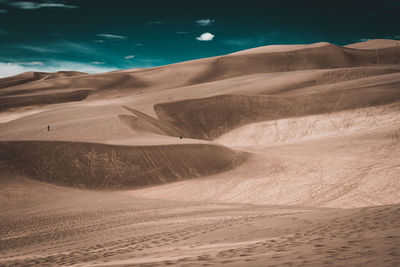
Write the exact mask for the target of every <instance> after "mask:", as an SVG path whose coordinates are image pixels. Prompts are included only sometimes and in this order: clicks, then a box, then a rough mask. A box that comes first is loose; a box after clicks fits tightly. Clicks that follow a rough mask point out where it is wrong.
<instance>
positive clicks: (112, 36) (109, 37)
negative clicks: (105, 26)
mask: <svg viewBox="0 0 400 267" xmlns="http://www.w3.org/2000/svg"><path fill="white" fill-rule="evenodd" d="M96 35H97V36H99V37H102V38H106V39H119V40H125V39H126V38H127V37H126V36H122V35H116V34H109V33H99V34H96Z"/></svg>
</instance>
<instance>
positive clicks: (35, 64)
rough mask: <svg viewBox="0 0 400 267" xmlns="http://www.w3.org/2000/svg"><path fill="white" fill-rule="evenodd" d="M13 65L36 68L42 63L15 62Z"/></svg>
mask: <svg viewBox="0 0 400 267" xmlns="http://www.w3.org/2000/svg"><path fill="white" fill-rule="evenodd" d="M14 64H18V65H24V66H38V65H43V62H41V61H31V62H15V63H14Z"/></svg>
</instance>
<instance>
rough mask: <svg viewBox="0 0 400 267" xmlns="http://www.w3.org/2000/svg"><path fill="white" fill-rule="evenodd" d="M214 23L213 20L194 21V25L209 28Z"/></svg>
mask: <svg viewBox="0 0 400 267" xmlns="http://www.w3.org/2000/svg"><path fill="white" fill-rule="evenodd" d="M214 22H215V20H213V19H199V20H196V23H197V25H199V26H210V25H211V24H213V23H214Z"/></svg>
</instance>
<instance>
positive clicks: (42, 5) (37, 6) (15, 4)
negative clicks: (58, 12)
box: [9, 2, 78, 10]
mask: <svg viewBox="0 0 400 267" xmlns="http://www.w3.org/2000/svg"><path fill="white" fill-rule="evenodd" d="M9 5H10V6H13V7H16V8H19V9H30V10H32V9H40V8H48V7H50V8H51V7H53V8H54V7H57V8H78V7H77V6H71V5H66V4H61V3H35V2H12V3H9Z"/></svg>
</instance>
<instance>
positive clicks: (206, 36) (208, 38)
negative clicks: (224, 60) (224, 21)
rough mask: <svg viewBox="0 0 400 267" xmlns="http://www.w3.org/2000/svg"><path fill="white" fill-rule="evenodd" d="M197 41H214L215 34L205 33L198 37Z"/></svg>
mask: <svg viewBox="0 0 400 267" xmlns="http://www.w3.org/2000/svg"><path fill="white" fill-rule="evenodd" d="M196 39H197V40H199V41H211V40H212V39H214V34H212V33H209V32H205V33H203V34H202V35H200V36H199V37H196Z"/></svg>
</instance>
